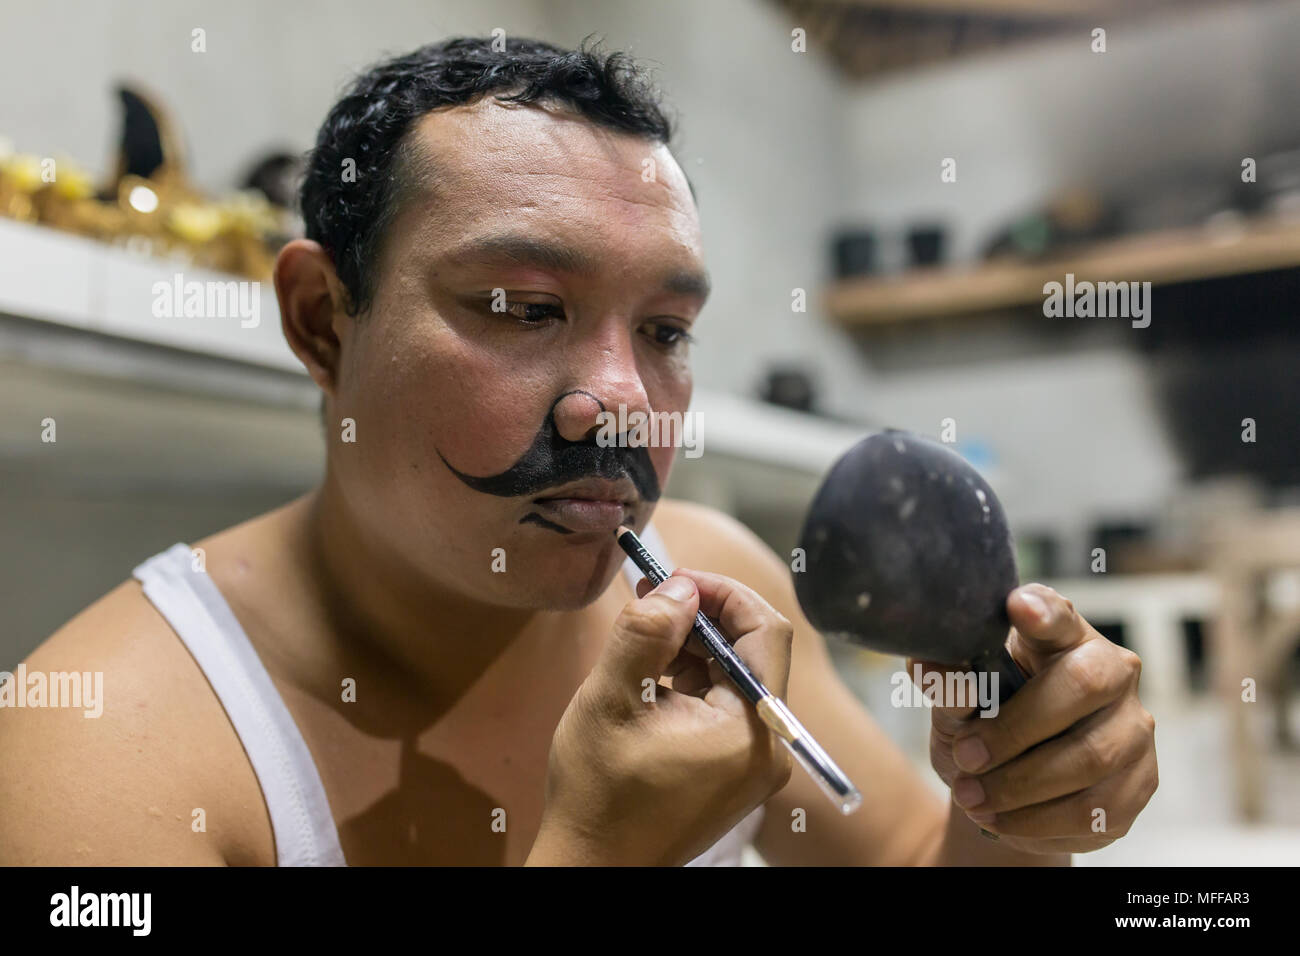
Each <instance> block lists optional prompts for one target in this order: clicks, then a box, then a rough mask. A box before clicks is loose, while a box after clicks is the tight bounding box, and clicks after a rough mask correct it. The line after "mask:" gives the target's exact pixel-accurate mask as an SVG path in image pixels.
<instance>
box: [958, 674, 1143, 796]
mask: <svg viewBox="0 0 1300 956" xmlns="http://www.w3.org/2000/svg"><path fill="white" fill-rule="evenodd" d="M1153 732H1154V721H1153V720H1150V715H1149V714H1147V713H1146V712H1145V711H1144V710H1143V708H1142V705H1141V704H1140V703H1138V701H1137V699H1136V698H1133V697H1125V698H1123V699H1122V700H1120V701H1117V702H1116V703H1114V704H1111V705H1110V706H1108V707H1106V708H1104V709H1102V710H1100V711H1098V712H1097V713H1095V714H1093V715H1092V716H1090V717H1088V718H1087V719H1085V720H1082V721H1080V722H1079V723H1078V724H1076V725H1075V726H1074V727H1072V728H1070V730H1069V732H1068V733H1066V734H1064V735H1062V736H1060V737H1058V738H1056V739H1055V740H1049V741H1047V742H1046V743H1044V744H1041V745H1039V746H1037V747H1034V748H1033V749H1031V750H1030V751H1028V752H1027V753H1024V754H1021V755H1020V756H1019V757H1017V758H1015V759H1014V760H1012V761H1010V762H1009V763H1006V764H1004V765H1002V766H1001V767H998V768H997V769H995V770H990V771H988V772H987V773H983V774H980V775H978V776H972V775H970V774H965V773H960V774H958V775H957V776H956V777H955V778H954V780H953V784H952V792H953V799H954V800H956V801H957V804H958V806H960V807H961V808H962V809H964V810H967V811H973V812H976V813H980V814H988V813H1002V812H1005V811H1008V810H1018V809H1021V808H1023V807H1029V806H1033V805H1034V804H1038V803H1045V802H1047V801H1049V800H1054V799H1056V798H1057V797H1063V796H1068V795H1069V794H1072V793H1076V792H1078V791H1081V790H1086V789H1087V788H1088V787H1091V786H1093V785H1094V784H1096V783H1098V782H1099V781H1101V780H1104V779H1105V778H1106V777H1109V776H1110V775H1111V774H1113V773H1116V772H1118V771H1120V770H1121V769H1123V768H1124V767H1127V766H1129V765H1131V764H1133V763H1135V762H1136V761H1138V760H1139V759H1140V758H1141V757H1142V756H1143V755H1144V754H1145V753H1146V752H1147V751H1148V750H1150V749H1151V748H1152V738H1153Z"/></svg>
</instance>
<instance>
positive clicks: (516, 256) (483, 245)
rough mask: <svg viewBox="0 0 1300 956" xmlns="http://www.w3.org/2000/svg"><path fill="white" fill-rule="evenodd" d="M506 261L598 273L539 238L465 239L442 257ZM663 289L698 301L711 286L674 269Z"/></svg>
mask: <svg viewBox="0 0 1300 956" xmlns="http://www.w3.org/2000/svg"><path fill="white" fill-rule="evenodd" d="M482 259H497V260H508V261H510V262H514V263H517V264H519V265H525V266H536V267H537V268H539V269H548V270H550V271H553V272H565V273H568V274H570V275H577V276H584V277H590V276H593V275H595V274H596V272H597V271H598V269H597V264H596V261H595V260H594V259H593V258H592V257H591V256H589V255H588V254H587V253H585V252H583V251H582V250H581V249H576V248H574V247H573V246H568V245H565V244H563V243H558V242H554V241H552V240H549V239H543V238H540V237H538V236H528V235H519V234H516V233H499V234H496V235H489V236H479V237H477V238H475V239H468V240H466V241H465V242H463V243H461V244H460V245H458V246H456V247H454V248H453V249H452V250H451V251H450V252H448V253H447V254H446V260H447V261H448V262H454V263H470V262H474V261H475V260H482ZM661 285H662V287H663V289H664V290H665V291H667V292H672V293H675V294H678V295H689V296H694V297H696V298H699V299H701V300H703V299H707V298H708V297H709V291H710V289H711V288H712V285H711V283H710V281H709V275H708V273H707V272H703V271H699V270H695V269H682V268H677V269H673V270H672V271H670V272H669V273H668V274H667V275H665V276H664V279H663V282H662V283H661Z"/></svg>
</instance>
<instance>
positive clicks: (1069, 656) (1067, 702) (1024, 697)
mask: <svg viewBox="0 0 1300 956" xmlns="http://www.w3.org/2000/svg"><path fill="white" fill-rule="evenodd" d="M1117 650H1120V649H1118V648H1115V647H1114V646H1113V645H1111V644H1110V642H1108V641H1105V640H1101V641H1088V642H1086V643H1084V644H1080V645H1078V646H1077V647H1075V648H1074V649H1072V650H1070V651H1069V652H1068V653H1066V654H1064V655H1063V656H1061V657H1058V658H1056V659H1055V660H1053V661H1052V662H1051V663H1050V664H1048V665H1047V667H1046V668H1045V669H1044V670H1043V671H1042V672H1041V673H1040V674H1037V675H1036V676H1035V677H1034V679H1033V680H1031V681H1029V683H1027V684H1025V686H1024V687H1023V688H1022V689H1021V690H1020V691H1019V692H1018V693H1017V694H1016V695H1015V696H1014V697H1012V698H1011V699H1010V700H1007V701H1004V702H1003V703H1002V705H1001V707H1000V710H999V711H998V715H997V717H995V718H992V719H984V718H972V719H970V720H967V721H965V722H963V724H962V725H961V726H960V727H959V728H957V729H956V731H955V732H954V734H953V759H954V760H955V762H956V764H957V767H958V768H959V769H960V770H964V771H966V772H967V773H982V772H984V771H987V770H990V769H992V768H994V767H997V766H1000V765H1002V764H1004V763H1006V762H1008V761H1009V760H1012V759H1013V758H1015V757H1018V756H1019V755H1020V754H1022V753H1024V752H1025V751H1026V750H1028V749H1029V748H1030V747H1033V746H1034V745H1035V744H1039V743H1042V742H1043V741H1044V740H1050V739H1051V738H1053V737H1055V736H1056V735H1057V734H1060V733H1062V732H1063V731H1065V730H1067V729H1069V728H1070V727H1072V726H1073V725H1074V724H1075V723H1077V722H1078V721H1080V720H1083V719H1084V718H1085V717H1087V716H1089V715H1090V714H1092V713H1095V712H1096V711H1098V710H1100V709H1102V708H1103V707H1105V706H1106V705H1107V704H1110V703H1111V702H1113V701H1115V700H1116V699H1118V698H1119V697H1120V696H1121V695H1122V694H1124V693H1125V692H1126V691H1127V690H1128V689H1129V685H1130V681H1133V680H1136V676H1135V669H1134V665H1133V663H1132V661H1131V660H1130V658H1133V659H1136V658H1137V655H1136V654H1132V653H1129V652H1125V653H1116V651H1117Z"/></svg>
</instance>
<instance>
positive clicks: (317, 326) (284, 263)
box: [275, 239, 347, 398]
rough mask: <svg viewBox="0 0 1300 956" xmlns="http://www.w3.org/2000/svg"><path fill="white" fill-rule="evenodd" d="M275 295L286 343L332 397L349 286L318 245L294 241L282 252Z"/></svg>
mask: <svg viewBox="0 0 1300 956" xmlns="http://www.w3.org/2000/svg"><path fill="white" fill-rule="evenodd" d="M275 296H276V299H278V300H279V303H280V328H281V330H282V331H283V332H284V338H285V341H286V342H288V343H289V348H291V349H292V350H293V354H294V355H296V356H298V360H299V361H300V362H302V364H303V366H304V367H305V368H306V369H307V374H308V375H310V376H311V377H312V380H313V381H314V382H315V383H316V384H317V385H319V386H320V388H321V391H322V392H324V393H325V394H326V395H327V396H329V397H330V398H333V397H334V389H335V387H336V386H337V384H338V374H339V355H340V352H341V349H340V343H339V337H338V333H337V331H336V330H335V327H334V322H335V319H336V318H338V317H339V316H341V315H344V316H345V315H346V314H347V290H346V289H344V288H343V283H342V282H340V281H339V277H338V274H337V273H336V272H335V271H334V263H333V262H332V261H331V260H330V257H329V253H327V252H326V251H325V250H324V248H322V247H321V245H320V243H318V242H314V241H313V240H311V239H294V240H293V241H291V242H289V243H287V244H286V245H285V247H284V248H283V249H281V250H280V254H279V255H278V256H277V257H276V260H275Z"/></svg>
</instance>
